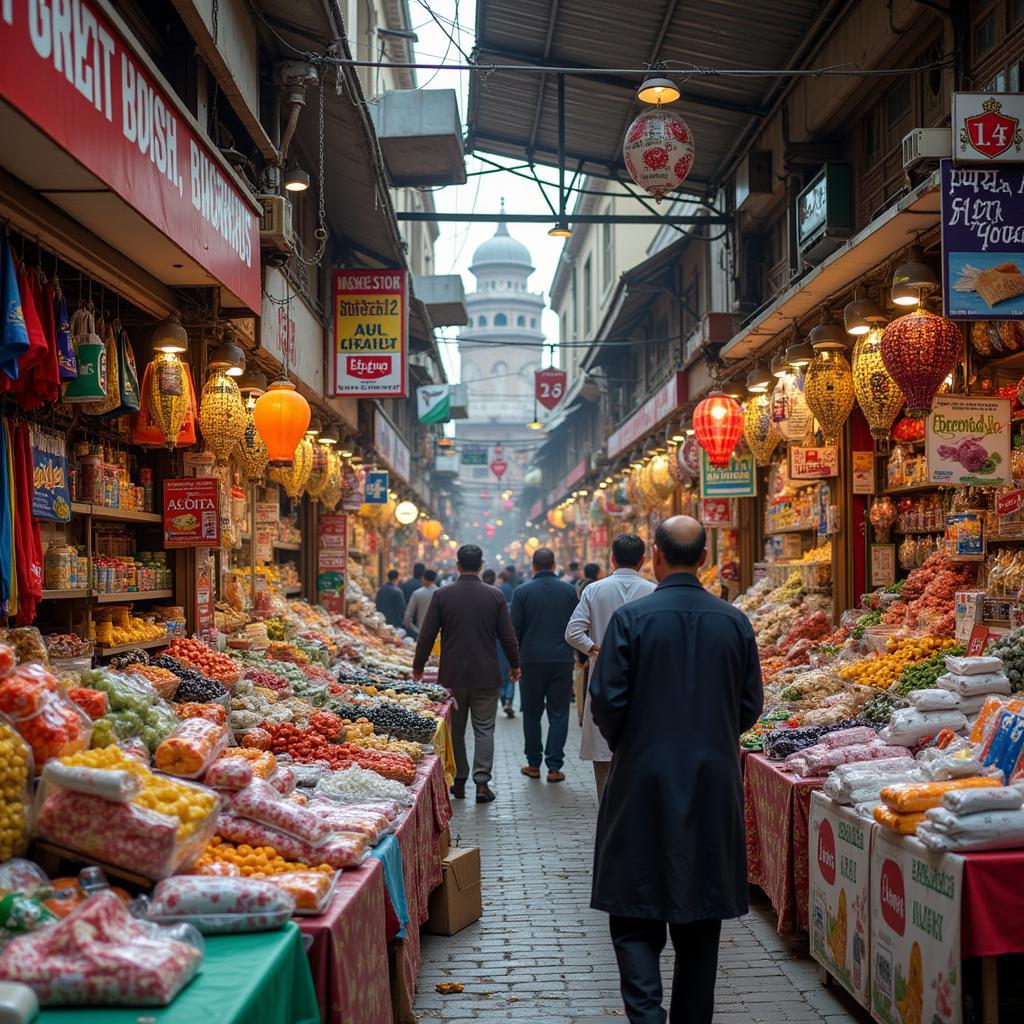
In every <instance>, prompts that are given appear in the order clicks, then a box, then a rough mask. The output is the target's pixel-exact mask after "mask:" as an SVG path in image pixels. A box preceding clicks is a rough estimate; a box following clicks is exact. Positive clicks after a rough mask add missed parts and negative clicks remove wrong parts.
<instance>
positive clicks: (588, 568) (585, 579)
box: [576, 562, 601, 596]
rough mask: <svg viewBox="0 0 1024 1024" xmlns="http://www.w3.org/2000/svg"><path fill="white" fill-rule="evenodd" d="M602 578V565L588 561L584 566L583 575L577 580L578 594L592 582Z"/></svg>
mask: <svg viewBox="0 0 1024 1024" xmlns="http://www.w3.org/2000/svg"><path fill="white" fill-rule="evenodd" d="M600 578H601V566H599V565H598V564H597V562H587V564H586V565H585V566H583V576H582V577H581V578H580V579H578V580H577V581H576V594H577V596H579V595H580V594H582V593H583V591H584V590H586V589H587V587H589V586H590V584H591V583H596V582H597V581H598V580H599V579H600Z"/></svg>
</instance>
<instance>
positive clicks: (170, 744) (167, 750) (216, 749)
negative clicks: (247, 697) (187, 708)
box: [153, 718, 228, 779]
mask: <svg viewBox="0 0 1024 1024" xmlns="http://www.w3.org/2000/svg"><path fill="white" fill-rule="evenodd" d="M227 745H228V731H227V729H226V728H225V727H224V726H223V725H218V724H217V723H216V722H211V721H208V720H207V719H205V718H189V719H186V720H185V721H184V722H182V723H181V725H179V726H178V728H177V729H175V730H174V732H172V733H171V735H170V736H168V737H167V739H165V740H164V741H163V743H161V744H160V746H159V747H157V748H156V755H155V757H154V761H153V763H154V764H155V765H156V767H157V768H158V769H160V771H162V772H166V773H167V774H168V775H176V776H178V777H179V778H183V779H195V778H198V777H199V776H200V775H202V774H203V772H204V771H205V770H206V768H207V766H208V765H209V764H210V763H211V762H212V761H213V760H214V759H215V758H216V757H217V755H218V754H219V753H220V752H221V751H222V750H223V749H224V748H225V747H226V746H227Z"/></svg>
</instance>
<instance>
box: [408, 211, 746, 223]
mask: <svg viewBox="0 0 1024 1024" xmlns="http://www.w3.org/2000/svg"><path fill="white" fill-rule="evenodd" d="M396 216H397V217H398V219H399V220H411V221H437V222H438V223H454V224H500V223H501V222H502V221H505V222H507V223H509V224H550V223H551V214H550V213H503V212H499V213H431V212H430V211H427V210H399V211H398V212H397V214H396ZM565 219H566V220H567V221H568V222H569V223H570V224H693V225H698V226H706V227H722V226H724V225H727V224H732V222H733V218H732V217H727V216H720V215H717V214H711V215H708V216H706V217H705V216H700V215H699V214H694V215H680V216H665V217H659V216H657V214H655V215H653V216H651V215H646V216H645V215H640V214H628V213H567V214H566V215H565Z"/></svg>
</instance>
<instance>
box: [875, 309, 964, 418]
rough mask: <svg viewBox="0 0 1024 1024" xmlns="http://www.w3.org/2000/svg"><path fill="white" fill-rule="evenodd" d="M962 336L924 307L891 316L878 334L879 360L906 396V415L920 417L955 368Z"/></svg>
mask: <svg viewBox="0 0 1024 1024" xmlns="http://www.w3.org/2000/svg"><path fill="white" fill-rule="evenodd" d="M963 347H964V336H963V334H961V333H960V328H959V327H958V326H957V325H956V324H955V323H953V321H952V320H946V319H944V318H943V317H941V316H936V315H935V314H934V313H929V312H928V311H927V310H925V309H920V308H919V309H917V310H915V311H914V312H913V313H908V314H907V315H906V316H901V317H900V318H899V319H898V320H893V322H892V323H891V324H889V326H888V327H886V329H885V332H884V333H883V334H882V362H883V363H884V364H885V368H886V369H887V370H888V371H889V374H890V376H891V377H892V379H893V380H894V381H895V382H896V386H897V387H898V388H899V389H900V391H902V392H903V394H904V397H905V398H906V400H907V415H908V416H910V417H912V418H914V419H924V417H925V416H927V415H928V413H930V412H931V411H932V401H933V399H934V398H935V395H936V394H937V393H938V390H939V387H940V386H941V385H942V382H943V381H944V380H945V379H946V378H947V377H948V376H949V375H950V374H951V373H952V372H953V370H955V369H956V364H957V362H958V361H959V359H960V353H961V352H962V351H963Z"/></svg>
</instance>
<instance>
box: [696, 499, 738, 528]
mask: <svg viewBox="0 0 1024 1024" xmlns="http://www.w3.org/2000/svg"><path fill="white" fill-rule="evenodd" d="M700 521H701V522H702V523H703V524H704V525H705V526H718V527H724V528H727V529H728V528H731V527H734V526H735V525H736V522H735V516H734V515H733V503H732V501H731V500H730V499H729V498H705V499H704V500H703V501H702V502H701V503H700Z"/></svg>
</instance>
